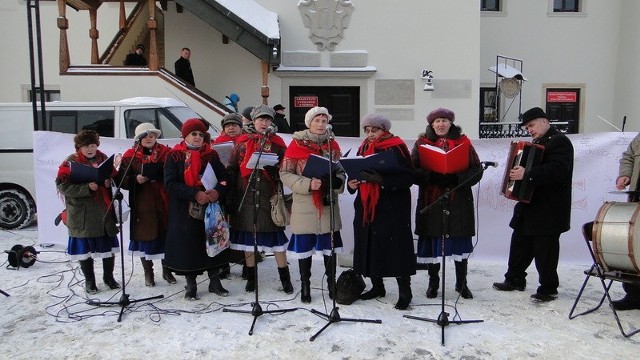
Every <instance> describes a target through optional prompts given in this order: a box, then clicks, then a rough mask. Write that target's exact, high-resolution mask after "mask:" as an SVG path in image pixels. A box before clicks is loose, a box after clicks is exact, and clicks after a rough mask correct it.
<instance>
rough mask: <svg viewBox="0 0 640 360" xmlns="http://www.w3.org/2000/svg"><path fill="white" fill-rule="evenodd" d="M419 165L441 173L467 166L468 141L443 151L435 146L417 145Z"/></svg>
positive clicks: (450, 172) (448, 172) (454, 171)
mask: <svg viewBox="0 0 640 360" xmlns="http://www.w3.org/2000/svg"><path fill="white" fill-rule="evenodd" d="M418 155H419V156H420V167H422V168H423V169H427V170H430V171H435V172H437V173H441V174H454V173H457V172H460V171H464V170H466V169H467V168H468V167H469V141H465V142H463V143H461V144H460V145H458V146H456V147H454V148H453V149H450V150H449V151H446V152H445V151H444V150H442V149H440V148H439V147H437V146H432V145H428V144H422V145H420V146H418Z"/></svg>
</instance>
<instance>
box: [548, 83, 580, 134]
mask: <svg viewBox="0 0 640 360" xmlns="http://www.w3.org/2000/svg"><path fill="white" fill-rule="evenodd" d="M546 91H547V96H546V98H547V109H546V112H547V116H548V117H549V121H551V123H552V124H553V123H554V122H561V123H566V130H567V131H566V133H567V134H577V133H578V131H579V128H580V89H576V88H563V89H547V90H546ZM559 128H562V127H559Z"/></svg>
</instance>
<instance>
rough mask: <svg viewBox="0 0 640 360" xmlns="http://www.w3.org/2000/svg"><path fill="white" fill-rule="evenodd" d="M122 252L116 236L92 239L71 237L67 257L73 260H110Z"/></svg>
mask: <svg viewBox="0 0 640 360" xmlns="http://www.w3.org/2000/svg"><path fill="white" fill-rule="evenodd" d="M118 251H120V245H119V244H118V238H117V237H116V236H108V235H105V236H100V237H92V238H78V237H73V236H69V242H68V244H67V255H68V256H69V257H70V258H71V259H73V260H85V259H88V258H108V257H112V256H113V254H114V253H117V252H118Z"/></svg>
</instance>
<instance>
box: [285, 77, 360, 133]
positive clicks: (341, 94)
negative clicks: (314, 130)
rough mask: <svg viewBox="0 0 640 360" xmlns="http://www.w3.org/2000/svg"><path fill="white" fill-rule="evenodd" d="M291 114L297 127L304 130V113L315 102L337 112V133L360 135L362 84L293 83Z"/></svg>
mask: <svg viewBox="0 0 640 360" xmlns="http://www.w3.org/2000/svg"><path fill="white" fill-rule="evenodd" d="M289 99H290V100H289V101H290V103H289V116H290V117H291V119H290V123H291V128H292V129H293V130H294V131H297V130H304V129H306V128H307V127H306V126H305V124H304V115H305V114H306V113H307V111H308V110H309V109H310V108H311V107H313V106H316V105H317V106H323V107H326V108H327V109H328V110H329V114H331V115H332V116H333V118H332V120H331V124H332V125H333V132H334V133H335V134H336V135H337V136H355V137H358V136H360V128H359V127H360V88H359V87H357V86H291V87H290V88H289Z"/></svg>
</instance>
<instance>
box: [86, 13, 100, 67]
mask: <svg viewBox="0 0 640 360" xmlns="http://www.w3.org/2000/svg"><path fill="white" fill-rule="evenodd" d="M97 18H98V9H97V8H91V9H89V19H90V21H91V29H89V37H90V38H91V63H92V64H97V63H98V38H99V37H100V33H99V31H98V28H97V26H96V23H97Z"/></svg>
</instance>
